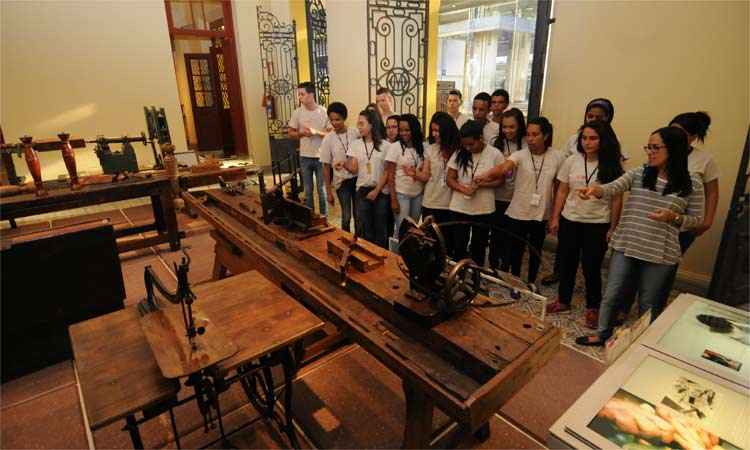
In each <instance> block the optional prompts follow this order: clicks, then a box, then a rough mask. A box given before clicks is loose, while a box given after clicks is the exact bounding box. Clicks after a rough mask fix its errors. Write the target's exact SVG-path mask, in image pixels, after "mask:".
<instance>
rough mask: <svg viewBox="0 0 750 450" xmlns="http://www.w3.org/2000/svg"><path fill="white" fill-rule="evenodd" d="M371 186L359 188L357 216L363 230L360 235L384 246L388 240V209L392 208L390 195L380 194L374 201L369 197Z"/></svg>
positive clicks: (385, 246)
mask: <svg viewBox="0 0 750 450" xmlns="http://www.w3.org/2000/svg"><path fill="white" fill-rule="evenodd" d="M372 190H373V188H371V187H361V188H359V189H357V216H359V226H360V228H361V232H360V233H358V235H359V236H361V237H363V238H365V240H368V241H370V242H372V243H374V244H377V245H379V246H381V247H383V248H388V247H387V245H388V244H387V241H388V211H389V210H390V201H391V200H390V196H388V195H386V194H382V193H381V194H378V196H377V197H376V198H375V200H374V201H372V200H369V199H368V198H367V194H369V193H370V191H372Z"/></svg>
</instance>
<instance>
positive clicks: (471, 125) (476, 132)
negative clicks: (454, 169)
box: [456, 120, 484, 173]
mask: <svg viewBox="0 0 750 450" xmlns="http://www.w3.org/2000/svg"><path fill="white" fill-rule="evenodd" d="M483 132H484V127H483V126H482V124H480V123H479V122H477V121H476V120H467V121H466V123H465V124H463V126H462V127H461V138H472V139H482V135H483ZM469 164H473V162H472V159H471V152H470V151H468V150H466V149H465V148H464V146H463V145H462V146H461V147H459V149H458V153H457V154H456V165H458V167H459V168H461V169H463V171H464V173H466V171H467V170H468V169H469Z"/></svg>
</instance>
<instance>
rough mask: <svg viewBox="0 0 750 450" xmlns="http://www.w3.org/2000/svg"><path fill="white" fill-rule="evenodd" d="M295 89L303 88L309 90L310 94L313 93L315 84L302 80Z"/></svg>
mask: <svg viewBox="0 0 750 450" xmlns="http://www.w3.org/2000/svg"><path fill="white" fill-rule="evenodd" d="M297 89H304V90H305V92H309V93H311V94H314V93H315V85H314V84H313V83H312V82H310V81H303V82H302V83H300V84H298V85H297Z"/></svg>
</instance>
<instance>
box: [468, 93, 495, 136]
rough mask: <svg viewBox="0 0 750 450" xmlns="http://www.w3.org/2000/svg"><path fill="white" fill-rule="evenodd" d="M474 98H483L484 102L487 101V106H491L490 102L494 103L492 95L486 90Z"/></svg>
mask: <svg viewBox="0 0 750 450" xmlns="http://www.w3.org/2000/svg"><path fill="white" fill-rule="evenodd" d="M474 100H482V101H484V102H487V106H489V104H490V103H492V97H490V94H488V93H486V92H480V93H478V94H477V95H475V96H474ZM462 128H463V127H462Z"/></svg>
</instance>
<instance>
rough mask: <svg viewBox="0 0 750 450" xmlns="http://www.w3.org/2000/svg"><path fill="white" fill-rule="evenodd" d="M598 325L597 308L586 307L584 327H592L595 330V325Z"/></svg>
mask: <svg viewBox="0 0 750 450" xmlns="http://www.w3.org/2000/svg"><path fill="white" fill-rule="evenodd" d="M598 325H599V310H598V309H596V308H587V309H586V327H587V328H593V329H594V330H596V327H597V326H598Z"/></svg>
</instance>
